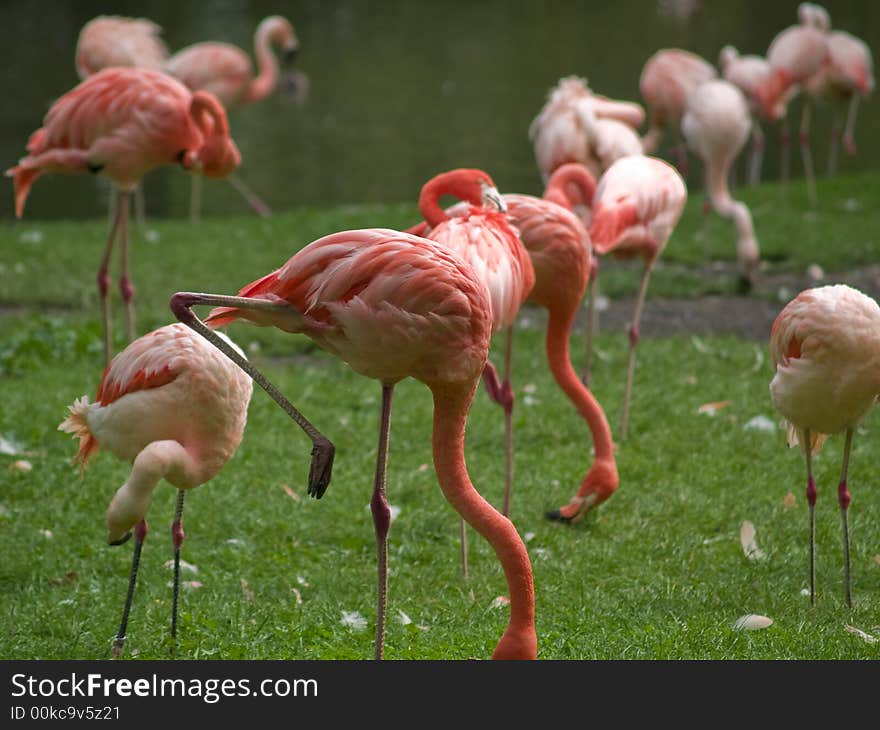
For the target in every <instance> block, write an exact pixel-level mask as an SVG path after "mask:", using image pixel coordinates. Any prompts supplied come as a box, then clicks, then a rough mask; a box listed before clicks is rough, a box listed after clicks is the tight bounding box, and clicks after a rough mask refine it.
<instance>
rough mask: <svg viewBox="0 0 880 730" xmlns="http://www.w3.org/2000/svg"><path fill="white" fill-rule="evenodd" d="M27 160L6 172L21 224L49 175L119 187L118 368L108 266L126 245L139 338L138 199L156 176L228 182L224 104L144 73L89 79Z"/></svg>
mask: <svg viewBox="0 0 880 730" xmlns="http://www.w3.org/2000/svg"><path fill="white" fill-rule="evenodd" d="M27 151H28V153H29V154H28V155H27V157H24V158H22V159H21V160H19V163H18V165H16V166H15V167H13V168H11V169H9V170H7V171H6V175H7V176H9V177H12V178H13V180H14V183H15V214H16V216H17V217H19V218H21V216H22V213H23V212H24V204H25V200H26V199H27V196H28V192H29V191H30V188H31V185H33V183H34V181H35V180H36V179H37V178H38V177H39V176H40V175H42V174H43V173H46V172H55V173H65V174H76V173H85V172H91V173H93V174H100V175H104V176H105V177H107V178H109V180H110V181H111V182H112V183H113V184H114V185H115V186H116V189H117V205H116V214H115V217H114V220H113V224H112V226H111V228H110V235H109V238H108V241H107V248H106V250H105V251H104V255H103V257H102V258H101V265H100V268H99V269H98V291H99V294H100V299H101V316H102V319H103V325H104V359H105V362H109V361H110V352H111V342H110V315H109V311H108V304H107V291H108V288H109V283H110V280H109V274H108V265H109V262H110V255H111V254H112V252H113V246H114V244H115V242H116V240H117V238H118V239H119V240H120V249H121V256H122V263H121V275H120V279H119V290H120V292H121V294H122V300H123V302H124V303H125V308H126V333H127V336H128V339H129V340H132V339H133V338H134V302H133V296H134V287H133V286H132V283H131V279H130V278H129V266H128V211H129V198H130V196H131V192H132V191H133V190H134V189H135V187H136V186H137V185H138V182H139V181H140V179H141V178H142V177H143V176H144V175H145V174H146V173H148V172H149V171H150V170H153V169H155V168H156V167H159V166H161V165H173V164H180V165H181V166H183V168H184V169H186V170H191V171H193V172H196V173H199V174H202V175H206V176H208V177H224V176H226V175H228V174H229V173H231V172H232V171H233V170H234V169H235V168H236V167H238V165H239V163H240V162H241V155H240V154H239V152H238V148H237V147H236V146H235V142H234V141H233V140H232V138H231V137H230V135H229V125H228V123H227V120H226V112H225V110H224V109H223V107H222V106H221V104H220V102H218V101H217V99H216V97H214V96H213V95H212V94H209V93H206V92H196V93H191V92H190V91H189V89H187V88H186V87H185V86H184V85H183V84H181V83H180V82H179V81H177V80H176V79H173V78H171V77H170V76H167V75H166V74H163V73H161V72H159V71H152V70H150V69H143V68H108V69H104V70H103V71H99V72H98V73H96V74H94V75H93V76H89V77H88V78H87V79H86V80H85V81H83V82H81V83H80V84H79V85H78V86H76V87H75V88H73V89H72V90H71V91H68V92H67V93H66V94H64V96H62V97H61V98H60V99H58V100H57V101H56V102H55V103H54V104H53V105H52V107H51V109H49V112H48V114H46V117H45V119H44V121H43V126H42V127H41V128H40V129H38V130H36V131H35V132H34V133H33V134H32V135H31V136H30V139H29V140H28V143H27Z"/></svg>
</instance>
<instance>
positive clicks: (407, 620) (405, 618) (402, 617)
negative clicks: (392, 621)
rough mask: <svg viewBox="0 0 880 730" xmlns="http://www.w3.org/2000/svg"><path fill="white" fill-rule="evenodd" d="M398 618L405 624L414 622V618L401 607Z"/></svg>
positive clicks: (398, 610)
mask: <svg viewBox="0 0 880 730" xmlns="http://www.w3.org/2000/svg"><path fill="white" fill-rule="evenodd" d="M397 620H398V621H400V623H401V624H403V625H404V626H409V625H410V624H411V623H412V619H411V618H410V617H409V616H407V615H406V614H405V613H404V612H403V611H401V610H400V609H397Z"/></svg>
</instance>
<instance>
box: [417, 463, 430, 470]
mask: <svg viewBox="0 0 880 730" xmlns="http://www.w3.org/2000/svg"><path fill="white" fill-rule="evenodd" d="M430 468H431V467H429V466H428V465H427V464H419V468H418V471H428V469H430Z"/></svg>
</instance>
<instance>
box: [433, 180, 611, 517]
mask: <svg viewBox="0 0 880 730" xmlns="http://www.w3.org/2000/svg"><path fill="white" fill-rule="evenodd" d="M595 186H596V183H595V180H593V177H592V176H591V175H590V173H589V172H588V171H587V170H586V168H585V167H584V166H583V165H581V164H579V163H567V164H565V165H562V166H561V167H558V168H557V169H556V171H555V172H554V173H553V175H552V176H551V177H550V182H549V183H548V185H547V191H546V192H545V198H544V199H542V198H536V197H534V196H531V195H519V194H516V193H508V194H505V195H503V196H501V197H502V200H503V201H504V204H505V205H506V207H507V215H508V218H509V220H510V222H511V223H512V224H513V226H514V227H515V228H516V229H517V230H518V231H519V238H520V240H521V241H522V244H523V246H524V247H525V249H526V250H527V251H528V255H529V258H530V260H531V262H532V267H533V268H534V273H535V284H534V287H533V288H532V290H531V293H530V294H529V296H528V299H527V301H530V302H532V303H534V304H537V305H539V306H541V307H544V308H545V309H547V311H548V314H549V317H548V321H547V335H546V339H545V352H546V355H547V362H548V364H549V366H550V372H551V373H552V374H553V377H554V379H555V380H556V383H557V385H559V387H560V389H561V390H562V392H563V393H565V395H566V396H567V397H568V399H569V400H570V401H571V402H572V404H573V405H574V407H575V408H576V409H577V411H578V413H579V415H580V416H581V417H582V418H583V419H584V421H586V423H587V426H588V427H589V429H590V433H591V434H592V437H593V445H594V448H595V452H596V458H595V460H594V462H593V465H592V466H591V467H590V469H589V471H588V472H587V474H586V476H585V477H584V479H583V481H582V482H581V486H580V488H579V489H578V492H577V494H576V495H575V497H574V498H572V500H571V502H569V504H568V505H566V506H565V507H563V508H562V509H559V510H553V511H551V512H548V513H547V516H548V517H549V518H550V519H555V520H561V521H565V522H577V521H578V520H580V519H581V517H583V516H584V515H585V514H586V513H587V512H588V511H589V510H590V509H592V508H593V507H597V506H598V505H600V504H601V503H602V502H604V501H605V500H607V499H608V498H609V497H610V496H611V495H612V494H614V492H615V490H616V489H617V486H618V484H619V477H618V473H617V465H616V462H615V459H614V444H613V443H612V439H611V428H610V427H609V426H608V420H607V419H606V418H605V413H604V411H603V410H602V406H601V405H600V404H599V402H598V401H597V400H596V399H595V398H594V397H593V395H592V393H590V391H589V389H588V388H587V387H586V386H585V385H584V383H583V382H582V381H581V380H580V379H579V378H578V377H577V375H575V372H574V368H573V367H572V365H571V358H570V356H569V349H568V343H569V338H570V335H571V328H572V325H573V324H574V320H575V315H576V314H577V310H578V307H579V306H580V302H581V299H583V296H584V292H585V290H586V288H587V284H588V281H589V278H590V272H591V271H592V248H591V246H590V238H589V234H588V233H587V229H586V228H585V227H584V224H583V222H582V221H581V220H580V218H578V216H576V215H575V214H574V213H572V212H571V211H570V205H571V200H575V201H580V200H582V201H584V202H586V203H587V204H589V203H590V202H591V201H592V191H593V189H595ZM569 196H570V197H569ZM547 198H556V199H560V200H564V201H565V204H557V203H555V202H552V200H549V199H547ZM471 210H472V203H469V202H466V201H465V202H462V203H458V204H456V205H454V206H452V207H451V208H447V209H446V211H445V215H447V216H448V217H449V218H450V219H452V218H461V217H464V216H467V215H469V213H470V212H471ZM426 228H427V224H423V225H422V226H421V228H420V230H423V231H424V230H426ZM504 507H505V509H508V508H509V502H508V500H507V499H505V503H504Z"/></svg>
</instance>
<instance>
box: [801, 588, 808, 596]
mask: <svg viewBox="0 0 880 730" xmlns="http://www.w3.org/2000/svg"><path fill="white" fill-rule="evenodd" d="M801 595H802V596H809V595H810V589H809V588H801Z"/></svg>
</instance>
